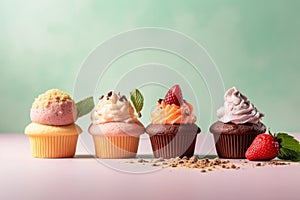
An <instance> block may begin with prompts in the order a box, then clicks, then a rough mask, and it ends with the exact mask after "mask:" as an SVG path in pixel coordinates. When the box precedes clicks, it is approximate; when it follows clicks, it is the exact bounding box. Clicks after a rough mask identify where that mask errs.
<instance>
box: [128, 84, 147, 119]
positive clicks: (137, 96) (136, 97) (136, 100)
mask: <svg viewBox="0 0 300 200" xmlns="http://www.w3.org/2000/svg"><path fill="white" fill-rule="evenodd" d="M130 100H131V102H132V104H133V106H134V108H135V111H136V112H137V114H138V117H142V114H141V110H142V108H143V106H144V97H143V95H142V94H141V92H140V91H139V90H138V89H134V90H133V91H131V92H130Z"/></svg>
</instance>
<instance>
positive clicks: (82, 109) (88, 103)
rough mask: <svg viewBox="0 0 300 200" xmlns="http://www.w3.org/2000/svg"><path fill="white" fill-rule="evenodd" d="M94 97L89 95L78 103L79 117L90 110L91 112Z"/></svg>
mask: <svg viewBox="0 0 300 200" xmlns="http://www.w3.org/2000/svg"><path fill="white" fill-rule="evenodd" d="M94 106H95V104H94V99H93V97H88V98H86V99H83V100H81V101H79V102H77V103H76V108H77V119H78V118H79V117H82V116H84V115H86V114H88V113H89V112H91V111H92V110H93V108H94Z"/></svg>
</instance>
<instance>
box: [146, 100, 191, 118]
mask: <svg viewBox="0 0 300 200" xmlns="http://www.w3.org/2000/svg"><path fill="white" fill-rule="evenodd" d="M195 121H196V116H195V115H194V108H193V106H192V105H191V104H190V103H188V102H185V103H183V104H182V105H181V106H177V105H175V104H171V105H170V104H166V103H165V101H164V100H162V101H160V102H158V103H157V108H156V109H155V110H154V111H153V112H152V113H151V122H152V124H193V123H195Z"/></svg>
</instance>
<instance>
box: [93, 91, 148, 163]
mask: <svg viewBox="0 0 300 200" xmlns="http://www.w3.org/2000/svg"><path fill="white" fill-rule="evenodd" d="M139 94H140V93H139ZM138 113H139V112H138ZM139 115H140V114H139ZM91 120H92V123H91V125H90V127H89V129H88V131H89V133H90V134H91V135H92V136H93V140H94V145H95V153H96V157H98V158H134V157H135V156H136V153H137V150H138V145H139V137H140V135H141V134H143V133H144V132H145V128H144V126H143V124H142V123H141V122H140V121H139V120H138V119H137V116H136V115H135V112H134V108H133V106H132V105H131V103H130V102H129V101H128V100H127V98H126V97H125V96H124V95H121V94H120V93H118V94H116V93H115V92H113V91H110V92H109V93H108V94H107V95H106V96H104V95H102V96H101V97H100V100H99V103H98V105H97V106H96V109H95V110H94V111H93V112H92V114H91Z"/></svg>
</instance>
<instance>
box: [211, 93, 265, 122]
mask: <svg viewBox="0 0 300 200" xmlns="http://www.w3.org/2000/svg"><path fill="white" fill-rule="evenodd" d="M224 100H225V102H224V106H222V107H221V108H219V109H218V111H217V116H218V118H219V120H220V121H221V122H224V123H228V122H231V123H234V124H245V123H252V124H256V123H258V122H259V121H260V120H261V119H262V117H263V116H264V114H262V113H260V112H259V111H258V110H257V108H255V107H254V105H253V104H252V103H251V102H250V101H249V100H248V99H247V97H246V96H244V95H243V94H242V93H241V92H240V91H238V90H237V89H236V88H235V87H232V88H230V89H229V90H228V91H227V92H226V93H225V95H224Z"/></svg>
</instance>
